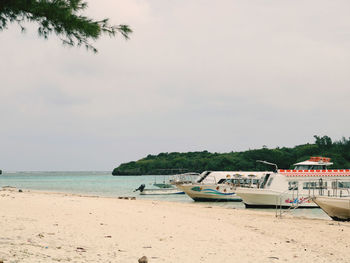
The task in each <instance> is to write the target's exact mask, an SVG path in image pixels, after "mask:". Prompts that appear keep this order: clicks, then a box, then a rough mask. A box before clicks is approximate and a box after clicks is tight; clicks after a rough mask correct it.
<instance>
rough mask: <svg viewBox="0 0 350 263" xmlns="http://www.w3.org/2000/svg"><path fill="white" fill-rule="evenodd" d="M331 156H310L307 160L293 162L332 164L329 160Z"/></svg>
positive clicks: (301, 163)
mask: <svg viewBox="0 0 350 263" xmlns="http://www.w3.org/2000/svg"><path fill="white" fill-rule="evenodd" d="M330 160H331V158H327V157H310V159H309V160H306V161H303V162H300V163H295V164H294V165H326V166H328V165H332V164H333V163H332V162H330Z"/></svg>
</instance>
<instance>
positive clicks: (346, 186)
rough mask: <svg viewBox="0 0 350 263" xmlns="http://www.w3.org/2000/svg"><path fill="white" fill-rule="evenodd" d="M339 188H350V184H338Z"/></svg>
mask: <svg viewBox="0 0 350 263" xmlns="http://www.w3.org/2000/svg"><path fill="white" fill-rule="evenodd" d="M338 187H339V188H350V182H338Z"/></svg>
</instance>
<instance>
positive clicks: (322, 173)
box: [278, 169, 350, 179]
mask: <svg viewBox="0 0 350 263" xmlns="http://www.w3.org/2000/svg"><path fill="white" fill-rule="evenodd" d="M278 173H280V174H283V175H285V176H291V177H295V176H301V177H306V176H307V177H344V176H349V179H350V169H335V170H283V169H281V170H278Z"/></svg>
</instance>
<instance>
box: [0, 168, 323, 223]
mask: <svg viewBox="0 0 350 263" xmlns="http://www.w3.org/2000/svg"><path fill="white" fill-rule="evenodd" d="M169 178H170V177H169V176H112V175H111V174H110V172H12V173H8V172H4V173H3V174H2V175H1V176H0V187H3V186H14V187H17V188H21V189H32V190H43V191H56V192H67V193H78V194H87V195H99V196H107V197H118V196H136V197H137V198H138V199H148V200H160V201H169V202H185V203H194V204H197V203H196V202H194V201H193V200H192V199H191V198H189V197H188V196H187V195H164V196H161V195H154V196H145V195H139V193H138V192H133V190H134V189H136V188H138V187H139V186H140V185H141V184H146V188H154V186H153V184H154V183H155V182H157V183H162V182H163V181H164V182H167V181H168V180H169ZM198 204H199V205H203V204H204V205H208V206H221V207H225V208H236V209H245V208H244V204H243V203H241V202H227V203H225V202H204V203H203V202H201V203H198ZM254 210H256V211H259V210H261V211H267V212H270V213H272V214H274V213H275V210H274V209H254ZM291 214H292V215H296V216H304V217H308V218H323V219H330V218H329V217H328V216H327V215H326V214H325V213H324V212H323V211H322V210H321V209H318V208H315V209H295V210H294V211H293V212H291Z"/></svg>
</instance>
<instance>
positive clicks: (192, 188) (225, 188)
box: [178, 184, 242, 202]
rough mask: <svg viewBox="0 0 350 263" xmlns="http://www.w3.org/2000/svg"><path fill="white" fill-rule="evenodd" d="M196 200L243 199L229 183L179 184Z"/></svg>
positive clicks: (230, 200) (221, 200) (239, 200)
mask: <svg viewBox="0 0 350 263" xmlns="http://www.w3.org/2000/svg"><path fill="white" fill-rule="evenodd" d="M178 188H179V189H181V190H182V191H184V192H185V193H186V194H187V195H188V196H189V197H191V198H192V199H193V200H194V201H198V202H241V201H242V199H241V198H240V197H239V196H237V195H236V194H235V192H234V191H233V190H234V189H233V188H232V187H230V186H229V185H222V186H221V185H220V186H218V185H202V184H187V185H178Z"/></svg>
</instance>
